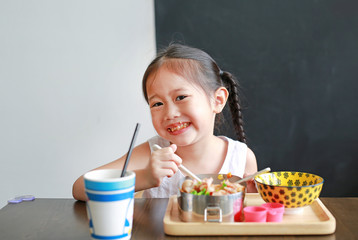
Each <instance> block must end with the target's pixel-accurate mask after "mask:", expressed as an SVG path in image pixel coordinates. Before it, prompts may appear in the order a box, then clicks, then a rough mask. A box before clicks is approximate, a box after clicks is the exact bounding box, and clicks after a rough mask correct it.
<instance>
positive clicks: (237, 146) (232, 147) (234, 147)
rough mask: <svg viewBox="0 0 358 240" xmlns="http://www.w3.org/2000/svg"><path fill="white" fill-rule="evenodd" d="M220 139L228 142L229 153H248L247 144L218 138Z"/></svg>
mask: <svg viewBox="0 0 358 240" xmlns="http://www.w3.org/2000/svg"><path fill="white" fill-rule="evenodd" d="M218 137H219V138H221V139H223V140H225V141H227V142H228V152H229V151H245V152H246V151H247V145H246V143H243V142H240V141H237V140H234V139H231V138H229V137H226V136H218Z"/></svg>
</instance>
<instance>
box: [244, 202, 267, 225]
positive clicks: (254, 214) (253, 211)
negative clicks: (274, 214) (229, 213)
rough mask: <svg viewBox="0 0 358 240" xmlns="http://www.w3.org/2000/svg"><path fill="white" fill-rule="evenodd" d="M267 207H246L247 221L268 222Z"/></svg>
mask: <svg viewBox="0 0 358 240" xmlns="http://www.w3.org/2000/svg"><path fill="white" fill-rule="evenodd" d="M266 215H267V209H266V208H264V207H259V206H249V207H245V208H244V216H245V222H266Z"/></svg>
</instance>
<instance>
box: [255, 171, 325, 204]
mask: <svg viewBox="0 0 358 240" xmlns="http://www.w3.org/2000/svg"><path fill="white" fill-rule="evenodd" d="M255 182H256V185H257V190H258V192H259V193H260V195H261V197H262V199H263V200H264V201H265V202H273V203H275V202H276V203H281V204H283V205H284V206H285V208H300V207H304V206H307V205H310V204H311V203H312V202H313V201H314V200H315V199H317V198H318V197H319V194H320V193H321V190H322V186H323V182H324V180H323V178H322V177H320V176H318V175H315V174H312V173H305V172H294V171H280V172H270V173H264V174H260V175H259V176H256V177H255Z"/></svg>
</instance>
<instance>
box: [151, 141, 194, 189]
mask: <svg viewBox="0 0 358 240" xmlns="http://www.w3.org/2000/svg"><path fill="white" fill-rule="evenodd" d="M159 149H162V148H161V147H160V146H158V145H157V144H154V145H153V150H154V151H157V150H159ZM179 169H180V171H182V172H183V173H185V174H186V175H188V176H189V177H191V178H193V179H195V180H197V181H198V182H201V179H200V178H198V177H197V176H196V175H195V174H194V173H192V172H191V171H190V170H189V169H187V168H186V167H184V166H183V165H182V164H180V165H179Z"/></svg>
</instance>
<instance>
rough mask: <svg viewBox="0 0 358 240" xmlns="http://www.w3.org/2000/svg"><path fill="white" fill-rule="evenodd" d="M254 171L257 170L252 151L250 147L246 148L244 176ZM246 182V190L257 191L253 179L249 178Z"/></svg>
mask: <svg viewBox="0 0 358 240" xmlns="http://www.w3.org/2000/svg"><path fill="white" fill-rule="evenodd" d="M255 172H257V162H256V157H255V154H254V152H253V151H252V150H251V149H250V148H247V153H246V167H245V172H244V177H246V176H249V175H251V174H254V173H255ZM246 184H247V192H257V189H256V186H255V183H254V180H249V181H247V182H246Z"/></svg>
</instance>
